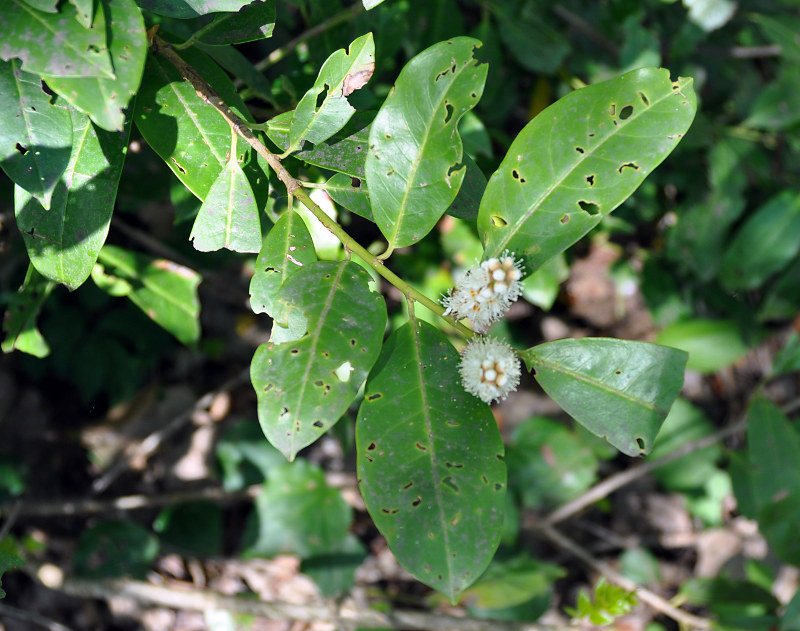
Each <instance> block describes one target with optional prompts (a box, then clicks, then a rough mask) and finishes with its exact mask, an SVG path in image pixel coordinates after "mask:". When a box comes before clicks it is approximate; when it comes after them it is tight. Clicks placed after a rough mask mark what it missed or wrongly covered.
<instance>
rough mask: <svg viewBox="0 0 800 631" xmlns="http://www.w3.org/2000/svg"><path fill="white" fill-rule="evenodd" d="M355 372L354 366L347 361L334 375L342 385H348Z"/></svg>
mask: <svg viewBox="0 0 800 631" xmlns="http://www.w3.org/2000/svg"><path fill="white" fill-rule="evenodd" d="M353 370H355V369H354V368H353V364H351V363H350V362H349V361H346V362H344V363H343V364H342V365H341V366H339V367H338V368H337V369H336V370H334V371H333V374H334V375H335V376H336V378H337V379H338V380H339V381H341V382H342V383H347V382H348V381H350V373H351V372H353Z"/></svg>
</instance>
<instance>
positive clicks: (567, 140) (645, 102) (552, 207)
mask: <svg viewBox="0 0 800 631" xmlns="http://www.w3.org/2000/svg"><path fill="white" fill-rule="evenodd" d="M695 109H696V99H695V94H694V91H693V89H692V80H691V79H679V80H678V81H675V82H673V81H671V80H670V78H669V72H668V71H667V70H664V69H656V68H642V69H639V70H634V71H633V72H629V73H627V74H624V75H622V76H621V77H619V78H617V79H612V80H610V81H604V82H602V83H597V84H594V85H591V86H588V87H585V88H582V89H580V90H576V91H575V92H572V93H570V94H568V95H566V96H565V97H563V98H561V99H560V100H558V101H557V102H556V103H554V104H553V105H551V106H550V107H548V108H546V109H545V110H544V111H542V112H541V113H540V114H539V115H538V116H537V117H536V118H534V119H533V120H532V121H531V122H530V123H528V125H526V126H525V128H524V129H523V130H522V131H521V132H520V134H519V135H518V136H517V138H516V140H515V141H514V142H513V143H512V145H511V148H510V149H509V150H508V153H507V154H506V157H505V158H504V159H503V162H502V163H501V164H500V167H499V168H498V169H497V171H495V173H494V174H493V175H492V176H491V178H489V184H488V185H487V187H486V192H485V193H484V196H483V200H482V201H481V208H480V213H479V215H478V229H479V232H480V233H481V235H482V238H483V240H484V243H485V247H486V253H485V257H486V258H489V257H496V256H499V255H500V254H502V252H503V251H504V250H506V249H508V250H511V251H513V252H514V253H515V254H516V255H517V256H518V257H522V258H524V261H525V270H526V272H527V273H529V274H530V273H532V272H534V271H536V270H537V269H538V268H539V267H540V266H541V265H542V264H543V263H544V262H545V261H547V260H548V259H549V258H551V257H552V256H555V255H556V254H558V253H559V252H561V251H563V250H565V249H566V248H567V247H569V246H570V245H572V244H573V243H575V242H576V241H577V240H578V239H580V238H581V237H582V236H583V235H585V234H586V233H587V232H589V230H591V229H592V228H593V227H594V226H596V225H597V224H598V223H600V221H601V219H602V218H603V217H605V216H606V215H608V214H609V213H610V212H611V211H612V210H614V209H615V208H616V207H617V206H619V205H620V204H621V203H622V202H623V201H625V199H627V198H628V197H629V196H630V195H631V193H633V191H635V190H636V188H637V187H638V186H639V184H641V183H642V181H643V180H644V178H645V177H647V175H648V174H649V173H650V172H651V171H652V170H653V169H655V168H656V167H657V166H658V165H659V164H660V163H661V161H662V160H664V158H666V157H667V155H669V153H670V152H671V151H672V150H673V149H674V148H675V146H676V145H677V144H678V142H679V141H680V139H681V138H682V137H683V135H684V134H685V133H686V130H687V129H688V128H689V125H690V124H691V122H692V119H693V118H694V114H695Z"/></svg>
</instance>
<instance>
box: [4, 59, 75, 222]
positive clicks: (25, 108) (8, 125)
mask: <svg viewBox="0 0 800 631" xmlns="http://www.w3.org/2000/svg"><path fill="white" fill-rule="evenodd" d="M0 111H2V112H3V116H0V147H2V149H0V167H1V168H2V169H3V171H5V172H6V175H8V177H10V178H11V180H12V181H13V182H14V183H15V184H16V185H17V186H21V187H22V188H24V189H25V190H26V191H28V193H30V194H31V195H33V196H34V197H35V198H36V199H37V200H38V201H39V203H41V204H42V207H43V208H44V209H45V210H47V209H49V208H50V200H51V198H52V196H53V189H54V188H55V186H56V184H57V183H58V179H59V178H60V177H61V174H62V173H63V172H64V169H66V168H67V165H68V164H69V156H70V153H71V151H72V118H70V114H69V109H67V108H66V107H63V106H61V105H55V104H53V103H51V97H50V95H49V94H47V93H46V92H45V91H44V90H43V89H42V82H41V79H39V77H37V76H36V75H32V74H30V73H27V72H23V71H22V70H20V67H19V61H17V60H12V61H11V62H8V63H6V62H0Z"/></svg>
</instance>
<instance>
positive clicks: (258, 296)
mask: <svg viewBox="0 0 800 631" xmlns="http://www.w3.org/2000/svg"><path fill="white" fill-rule="evenodd" d="M316 260H317V255H316V252H315V251H314V244H313V243H312V241H311V234H310V233H309V232H308V228H306V224H305V222H304V221H303V219H302V218H301V217H300V215H299V214H298V213H296V212H294V211H291V210H290V211H287V212H285V213H284V214H283V215H281V217H280V219H278V221H277V222H276V223H275V225H274V226H273V227H272V229H271V230H270V231H269V234H268V235H267V237H266V239H264V245H263V246H262V248H261V251H260V252H259V253H258V258H257V259H256V265H255V270H254V271H253V278H251V279H250V307H251V308H252V309H253V312H255V313H267V314H269V315H270V316H274V315H275V313H276V306H275V300H276V298H277V296H278V291H279V290H280V287H281V285H282V284H283V283H284V282H285V281H286V279H287V278H289V276H291V275H292V274H293V273H294V272H296V271H297V270H299V269H300V268H302V267H303V266H305V265H309V264H311V263H314V262H316Z"/></svg>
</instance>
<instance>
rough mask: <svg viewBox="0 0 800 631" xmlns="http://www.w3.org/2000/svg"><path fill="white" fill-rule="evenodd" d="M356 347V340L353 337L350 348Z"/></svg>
mask: <svg viewBox="0 0 800 631" xmlns="http://www.w3.org/2000/svg"><path fill="white" fill-rule="evenodd" d="M355 345H356V338H354V337H351V338H350V346H355Z"/></svg>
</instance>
